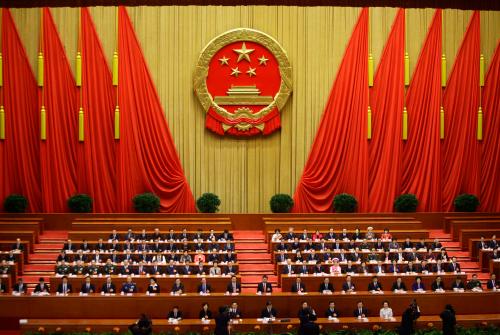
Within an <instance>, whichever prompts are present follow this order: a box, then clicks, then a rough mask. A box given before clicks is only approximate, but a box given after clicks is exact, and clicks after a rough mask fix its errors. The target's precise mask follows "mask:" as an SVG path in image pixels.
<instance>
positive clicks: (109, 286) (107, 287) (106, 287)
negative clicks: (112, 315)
mask: <svg viewBox="0 0 500 335" xmlns="http://www.w3.org/2000/svg"><path fill="white" fill-rule="evenodd" d="M101 292H104V293H110V294H115V293H116V287H115V284H113V282H112V281H111V277H109V276H108V277H107V278H106V282H105V283H104V284H102V287H101Z"/></svg>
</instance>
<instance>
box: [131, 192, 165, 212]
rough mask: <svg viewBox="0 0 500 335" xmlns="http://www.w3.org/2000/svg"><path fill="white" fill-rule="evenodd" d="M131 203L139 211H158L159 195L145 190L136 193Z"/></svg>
mask: <svg viewBox="0 0 500 335" xmlns="http://www.w3.org/2000/svg"><path fill="white" fill-rule="evenodd" d="M132 203H133V205H134V209H135V210H136V211H137V212H139V213H156V212H159V211H160V197H158V196H157V195H156V194H154V193H150V192H146V193H141V194H137V195H136V196H135V197H134V198H133V199H132Z"/></svg>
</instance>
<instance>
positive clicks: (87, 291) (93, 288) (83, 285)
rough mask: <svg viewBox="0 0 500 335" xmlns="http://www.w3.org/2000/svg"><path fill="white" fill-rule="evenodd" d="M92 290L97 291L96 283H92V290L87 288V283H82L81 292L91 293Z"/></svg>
mask: <svg viewBox="0 0 500 335" xmlns="http://www.w3.org/2000/svg"><path fill="white" fill-rule="evenodd" d="M90 291H92V293H95V292H96V291H95V285H94V284H90V290H87V283H83V284H82V287H81V288H80V292H82V293H91V292H90Z"/></svg>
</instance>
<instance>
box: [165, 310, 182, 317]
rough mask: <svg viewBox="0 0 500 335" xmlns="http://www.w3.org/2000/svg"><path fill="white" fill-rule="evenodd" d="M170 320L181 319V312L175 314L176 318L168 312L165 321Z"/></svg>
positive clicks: (171, 312)
mask: <svg viewBox="0 0 500 335" xmlns="http://www.w3.org/2000/svg"><path fill="white" fill-rule="evenodd" d="M170 318H172V319H174V318H176V319H182V312H181V311H178V312H177V317H175V316H174V311H170V312H168V315H167V319H170Z"/></svg>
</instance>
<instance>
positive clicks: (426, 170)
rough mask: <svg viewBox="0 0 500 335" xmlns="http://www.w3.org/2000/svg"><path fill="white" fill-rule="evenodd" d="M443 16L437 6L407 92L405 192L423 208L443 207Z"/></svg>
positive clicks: (438, 208)
mask: <svg viewBox="0 0 500 335" xmlns="http://www.w3.org/2000/svg"><path fill="white" fill-rule="evenodd" d="M441 20H442V13H441V9H437V10H436V13H435V14H434V18H433V20H432V23H431V26H430V28H429V31H428V33H427V38H426V40H425V42H424V46H423V48H422V51H421V53H420V57H419V59H418V61H417V65H416V67H415V70H414V73H413V77H412V79H411V82H410V87H409V88H408V92H407V95H406V108H407V110H408V140H407V141H406V143H404V144H403V171H402V180H401V183H402V193H412V194H415V195H416V196H417V198H418V199H419V203H420V204H419V208H418V210H420V211H439V210H440V209H441V197H440V194H441V189H440V160H439V159H440V154H439V150H440V143H439V111H440V101H441Z"/></svg>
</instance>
